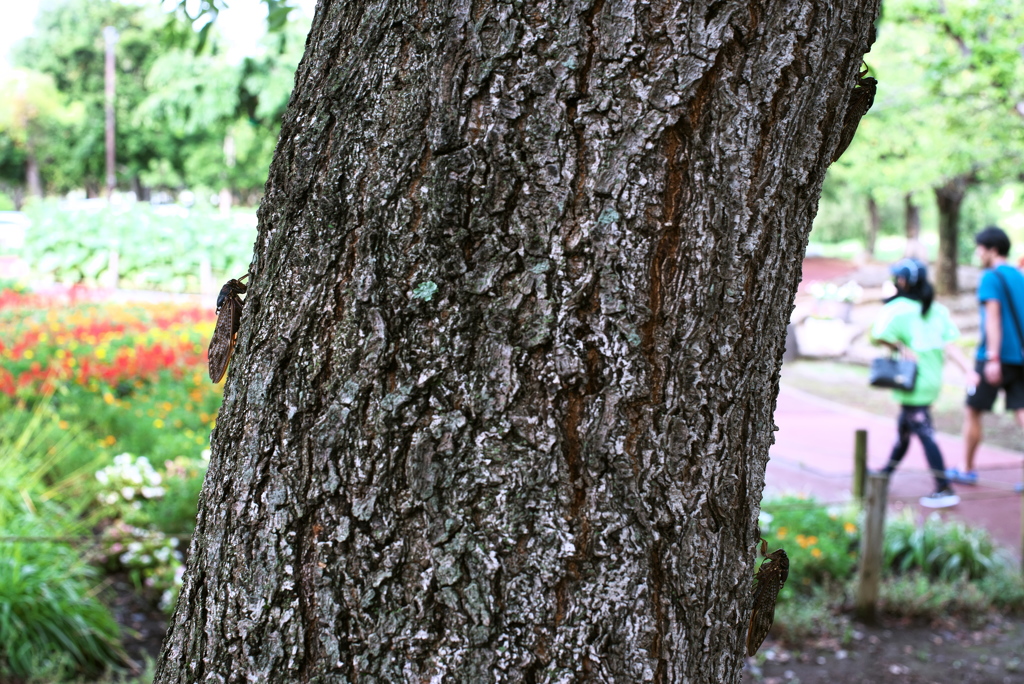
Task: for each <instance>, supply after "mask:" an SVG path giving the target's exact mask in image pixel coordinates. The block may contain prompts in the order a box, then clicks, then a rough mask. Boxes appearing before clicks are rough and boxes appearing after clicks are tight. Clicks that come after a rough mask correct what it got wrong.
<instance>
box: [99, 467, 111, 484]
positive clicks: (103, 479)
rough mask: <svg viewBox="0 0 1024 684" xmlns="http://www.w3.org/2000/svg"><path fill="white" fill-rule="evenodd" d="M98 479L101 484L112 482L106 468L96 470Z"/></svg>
mask: <svg viewBox="0 0 1024 684" xmlns="http://www.w3.org/2000/svg"><path fill="white" fill-rule="evenodd" d="M96 479H97V480H99V483H100V484H101V485H105V484H109V483H110V476H109V475H107V471H106V469H104V470H98V471H96Z"/></svg>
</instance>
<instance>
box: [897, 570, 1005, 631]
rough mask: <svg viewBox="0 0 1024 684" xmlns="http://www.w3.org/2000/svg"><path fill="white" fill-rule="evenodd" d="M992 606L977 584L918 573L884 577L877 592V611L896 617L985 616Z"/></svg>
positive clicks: (930, 618) (989, 599)
mask: <svg viewBox="0 0 1024 684" xmlns="http://www.w3.org/2000/svg"><path fill="white" fill-rule="evenodd" d="M991 606H992V599H991V597H990V596H987V595H986V594H985V592H984V591H983V590H982V589H981V587H979V586H978V585H977V584H974V583H972V582H969V581H967V580H965V579H957V580H953V581H946V580H936V579H935V578H933V577H929V576H927V575H924V574H922V573H920V572H910V573H906V574H903V575H899V576H896V577H890V578H887V579H886V580H885V581H884V583H883V585H882V587H881V590H880V601H879V609H880V610H881V611H882V612H884V613H888V614H890V615H894V616H899V617H908V618H919V619H929V620H934V619H937V618H942V617H949V616H951V615H959V616H961V617H971V616H979V615H982V614H984V613H986V612H987V611H988V609H989V608H990V607H991Z"/></svg>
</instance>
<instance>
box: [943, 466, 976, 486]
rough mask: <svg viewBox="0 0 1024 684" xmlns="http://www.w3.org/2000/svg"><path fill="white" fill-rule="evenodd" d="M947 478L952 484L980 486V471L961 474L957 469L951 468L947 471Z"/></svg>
mask: <svg viewBox="0 0 1024 684" xmlns="http://www.w3.org/2000/svg"><path fill="white" fill-rule="evenodd" d="M946 477H947V478H949V480H951V481H952V482H956V483H959V484H965V485H976V484H978V471H976V470H968V471H965V472H960V471H959V470H957V469H956V468H950V469H949V470H947V471H946Z"/></svg>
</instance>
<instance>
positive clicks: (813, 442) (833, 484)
mask: <svg viewBox="0 0 1024 684" xmlns="http://www.w3.org/2000/svg"><path fill="white" fill-rule="evenodd" d="M775 423H776V424H777V425H778V426H779V431H778V432H776V433H775V445H774V446H773V447H772V448H771V452H770V456H771V460H770V461H769V463H768V470H767V473H766V480H767V481H766V487H765V494H766V495H769V496H770V495H771V494H778V493H781V492H803V493H806V494H809V495H813V496H814V497H815V498H816V499H818V500H819V501H824V502H837V501H848V500H850V499H851V498H852V494H851V491H850V490H851V487H852V482H853V475H852V473H853V442H854V433H855V431H856V430H858V429H866V430H867V431H868V468H871V469H878V468H881V467H882V466H884V465H885V463H886V462H887V461H888V459H889V450H890V449H891V447H892V443H893V440H894V439H895V437H896V414H895V412H894V413H893V416H892V417H891V418H888V417H885V416H877V415H874V414H871V413H866V412H864V411H859V410H857V409H854V408H850V407H848V406H843V405H840V404H836V403H834V402H831V401H828V400H827V399H821V398H819V397H815V396H812V395H810V394H807V393H805V392H801V391H799V390H796V389H793V388H790V387H786V386H783V387H782V389H781V391H780V392H779V402H778V407H777V408H776V410H775ZM937 442H938V444H939V447H940V448H941V449H942V454H943V456H944V457H945V459H946V465H947V467H953V466H960V465H961V463H962V451H963V447H962V442H961V440H960V437H959V436H954V435H946V434H939V435H938V438H937ZM975 462H976V464H977V465H978V469H979V476H980V478H981V480H982V482H987V483H988V484H979V485H978V486H974V487H969V486H965V485H954V487H955V488H956V490H957V493H958V494H960V496H961V498H962V501H961V503H960V505H959V506H956V507H955V508H951V509H946V510H944V511H943V512H942V514H943V515H944V516H948V517H951V518H959V519H962V520H965V521H967V522H968V523H970V524H972V525H977V526H981V527H984V528H986V529H987V530H989V531H990V532H991V533H992V535H993V536H994V537H995V538H996V539H997V540H998V541H999V542H1000V543H1002V544H1005V545H1007V546H1010V547H1011V548H1014V549H1015V550H1016V552H1017V554H1018V557H1019V554H1020V548H1021V509H1020V507H1021V497H1020V495H1016V494H1014V493H1013V492H1012V491H1008V489H1011V488H1012V487H1013V486H1014V484H1016V483H1018V482H1021V480H1022V479H1024V454H1022V453H1019V452H1015V451H1008V450H1006V449H1000V448H998V447H990V446H985V445H982V447H981V449H980V450H979V452H978V455H977V458H976V461H975ZM927 467H928V463H927V461H926V460H925V457H924V451H923V450H922V449H921V445H920V444H919V443H918V442H917V440H916V438H915V439H913V440H912V444H911V447H910V451H908V452H907V455H906V457H905V458H904V459H903V463H902V464H901V465H900V468H899V470H897V471H896V473H895V475H893V478H892V480H891V481H890V484H889V501H890V504H891V505H892V506H894V507H897V508H898V507H901V506H905V505H909V506H912V507H913V510H915V511H916V512H917V513H918V514H920V515H922V516H923V515H924V514H926V513H928V512H930V511H929V510H928V509H925V508H923V507H922V506H921V505H920V504H919V503H918V499H919V498H920V497H921V496H922V495H924V494H928V493H929V492H931V491H932V489H933V487H934V483H933V481H932V478H931V475H930V474H928V472H927Z"/></svg>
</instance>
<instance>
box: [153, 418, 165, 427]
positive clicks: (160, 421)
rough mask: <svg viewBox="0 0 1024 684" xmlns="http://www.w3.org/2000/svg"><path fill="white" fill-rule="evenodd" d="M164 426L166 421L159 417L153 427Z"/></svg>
mask: <svg viewBox="0 0 1024 684" xmlns="http://www.w3.org/2000/svg"><path fill="white" fill-rule="evenodd" d="M163 426H164V421H162V420H160V419H159V418H157V419H156V420H154V421H153V427H156V428H162V427H163Z"/></svg>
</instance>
